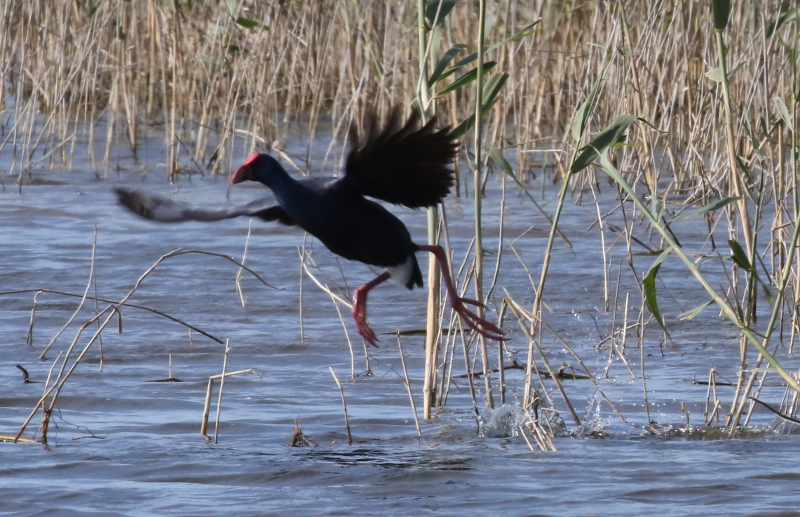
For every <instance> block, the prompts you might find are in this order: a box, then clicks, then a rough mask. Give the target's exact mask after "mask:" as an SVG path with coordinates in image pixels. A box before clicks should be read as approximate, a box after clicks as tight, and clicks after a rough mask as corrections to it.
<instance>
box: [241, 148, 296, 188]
mask: <svg viewBox="0 0 800 517" xmlns="http://www.w3.org/2000/svg"><path fill="white" fill-rule="evenodd" d="M279 170H283V167H281V165H280V164H279V163H278V161H277V160H276V159H275V158H273V157H272V156H270V155H268V154H262V153H253V154H251V155H250V156H248V157H247V159H246V160H245V161H244V162H242V165H241V166H240V167H239V168H238V169H237V170H236V172H235V173H234V175H233V177H232V178H231V184H232V185H234V184H236V183H241V182H243V181H260V182H261V183H264V184H267V183H268V181H269V178H270V176H271V175H272V174H273V172H277V171H279Z"/></svg>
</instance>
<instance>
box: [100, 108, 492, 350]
mask: <svg viewBox="0 0 800 517" xmlns="http://www.w3.org/2000/svg"><path fill="white" fill-rule="evenodd" d="M418 121H419V115H417V114H416V113H414V114H412V115H411V117H410V118H409V120H408V122H407V123H406V124H405V125H402V124H401V121H400V113H399V111H398V110H394V111H393V113H392V114H391V116H390V118H389V121H388V122H387V124H386V126H385V127H384V128H383V129H382V130H380V131H379V130H378V124H377V119H376V117H375V116H374V115H373V116H372V117H371V119H370V127H369V134H368V135H367V137H366V138H365V139H362V140H360V139H359V138H358V136H357V134H356V131H355V129H354V128H351V130H350V135H349V136H350V143H351V150H350V154H349V155H348V157H347V164H346V167H345V171H344V175H343V176H342V177H340V178H334V179H330V178H325V179H323V178H313V179H303V180H299V181H298V180H295V179H293V178H292V177H290V176H289V174H288V173H287V172H286V171H285V170H284V169H283V167H281V165H280V164H279V163H278V161H277V160H275V158H273V157H272V156H269V155H268V154H259V153H253V154H252V155H250V156H249V157H248V158H247V159H246V160H245V161H244V163H243V164H242V165H241V167H239V169H238V170H237V171H236V173H235V174H234V175H233V178H232V179H231V183H240V182H242V181H248V180H250V181H258V182H261V183H263V184H264V185H266V186H267V187H269V188H270V189H271V190H272V192H273V193H274V195H275V196H274V198H273V197H271V196H270V197H267V198H263V199H257V200H255V201H253V202H251V203H248V204H246V205H244V206H240V207H230V208H212V209H199V208H194V207H190V206H187V205H184V204H182V203H178V202H175V201H171V200H168V199H164V198H159V197H156V196H151V195H148V194H143V193H141V192H136V191H128V190H124V189H117V190H116V192H117V195H118V196H119V202H120V204H122V205H123V206H125V207H127V208H128V209H130V210H131V211H133V212H134V213H136V214H138V215H140V216H142V217H144V218H146V219H150V220H152V221H160V222H181V221H190V220H194V221H219V220H222V219H229V218H232V217H239V216H254V217H259V218H261V219H264V220H266V221H278V222H280V223H283V224H285V225H297V226H299V227H301V228H302V229H304V230H305V231H307V232H308V233H310V234H311V235H313V236H315V237H316V238H318V239H319V240H320V241H322V243H323V244H324V245H325V246H326V247H327V248H328V249H329V250H331V251H332V252H334V253H336V254H337V255H341V256H342V257H344V258H346V259H349V260H357V261H359V262H364V263H365V264H370V265H373V266H378V267H382V268H385V269H386V271H385V272H384V273H383V274H381V275H379V276H378V277H377V278H375V279H374V280H372V281H371V282H369V283H368V284H366V285H364V286H362V287H359V288H358V289H356V290H355V291H354V293H353V294H354V301H353V317H354V318H355V320H356V325H357V326H358V332H359V333H360V334H361V335H362V336H363V337H364V339H366V340H367V341H368V342H369V343H371V344H373V345H374V344H375V332H374V331H373V330H372V328H371V327H370V325H369V323H367V293H368V292H369V291H370V290H371V289H372V288H374V287H375V286H377V285H378V284H380V283H382V282H385V281H386V280H388V279H389V278H393V279H394V280H395V281H397V282H398V283H399V284H401V285H404V286H405V287H407V288H408V289H413V288H414V286H415V285H416V286H418V287H422V285H423V284H422V273H421V272H420V269H419V264H418V263H417V258H416V256H415V253H416V252H417V251H429V252H431V253H433V254H434V255H435V256H436V258H437V259H438V261H439V265H440V267H441V269H442V275H443V277H444V281H445V285H446V287H447V292H448V294H449V296H450V304H451V306H452V307H453V310H454V311H456V313H458V315H459V316H461V318H463V320H464V322H465V323H466V324H467V326H469V327H470V328H471V329H473V330H475V331H476V332H478V333H480V334H482V335H483V336H485V337H487V338H490V339H495V340H502V339H503V332H502V331H501V330H500V329H499V328H498V327H497V326H496V325H494V324H492V323H490V322H488V321H486V320H485V319H483V318H480V317H479V316H478V315H477V314H475V313H473V312H472V311H470V310H469V309H467V307H466V306H465V304H472V305H481V304H480V303H479V302H477V301H475V300H470V299H467V298H461V297H459V296H458V293H457V291H456V288H455V286H454V285H453V280H452V275H451V270H450V267H449V266H448V262H447V257H446V254H445V252H444V249H442V247H441V246H439V245H423V244H415V243H414V242H413V241H412V240H411V235H410V234H409V232H408V229H407V228H406V226H405V225H404V224H403V223H402V221H400V219H398V218H397V217H395V216H394V215H393V214H392V213H391V212H389V211H388V210H386V209H385V208H384V207H383V206H381V205H379V204H378V203H376V202H374V201H370V200H369V199H366V198H365V197H364V196H369V197H372V198H376V199H380V200H383V201H387V202H389V203H393V204H398V205H404V206H407V207H409V208H422V207H429V206H434V205H436V204H437V203H439V202H440V201H441V200H442V199H443V198H444V197H445V196H446V195H447V194H448V193H449V191H450V187H451V186H452V184H453V171H452V170H451V168H450V164H451V163H452V162H453V159H454V157H455V154H456V148H457V143H456V142H455V140H454V139H453V138H452V137H451V136H450V134H449V131H448V129H447V128H445V129H441V130H436V129H435V128H434V121H433V120H431V121H430V122H428V123H427V124H425V125H424V126H422V127H421V128H418V127H417V126H418ZM275 200H277V202H278V204H277V205H276V204H275Z"/></svg>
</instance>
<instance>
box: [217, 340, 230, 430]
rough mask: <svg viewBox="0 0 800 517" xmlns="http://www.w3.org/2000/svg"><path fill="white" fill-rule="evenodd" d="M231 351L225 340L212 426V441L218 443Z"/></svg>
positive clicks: (228, 343)
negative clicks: (215, 412)
mask: <svg viewBox="0 0 800 517" xmlns="http://www.w3.org/2000/svg"><path fill="white" fill-rule="evenodd" d="M230 351H231V347H230V342H229V341H228V340H227V339H226V340H225V354H224V355H223V358H222V373H221V374H220V379H219V393H218V396H217V418H216V425H215V426H214V443H215V444H216V443H219V416H220V412H221V411H222V390H223V389H224V388H225V370H227V369H228V352H230Z"/></svg>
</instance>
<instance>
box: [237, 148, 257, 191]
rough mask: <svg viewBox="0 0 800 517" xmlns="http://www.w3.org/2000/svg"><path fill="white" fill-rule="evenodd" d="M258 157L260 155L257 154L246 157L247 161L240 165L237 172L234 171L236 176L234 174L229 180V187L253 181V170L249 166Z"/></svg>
mask: <svg viewBox="0 0 800 517" xmlns="http://www.w3.org/2000/svg"><path fill="white" fill-rule="evenodd" d="M259 156H261V155H259V154H258V153H253V154H251V155H250V156H248V157H247V159H246V160H245V161H244V162H243V163H242V165H241V167H239V170H237V171H236V174H234V175H233V177H232V178H231V185H235V184H237V183H241V182H243V181H248V180H252V179H253V169H252V167H251V165H252V164H253V162H255V161H256V160H258V157H259Z"/></svg>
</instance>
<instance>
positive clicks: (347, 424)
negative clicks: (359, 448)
mask: <svg viewBox="0 0 800 517" xmlns="http://www.w3.org/2000/svg"><path fill="white" fill-rule="evenodd" d="M328 369H329V370H330V371H331V375H333V380H334V381H336V385H337V386H339V393H340V394H341V396H342V407H343V408H344V425H345V427H346V428H347V441H348V442H349V445H353V435H352V434H350V418H349V417H348V416H347V401H346V400H345V398H344V388H342V383H341V382H339V378H338V377H336V373H335V372H334V371H333V367H332V366H329V367H328Z"/></svg>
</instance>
